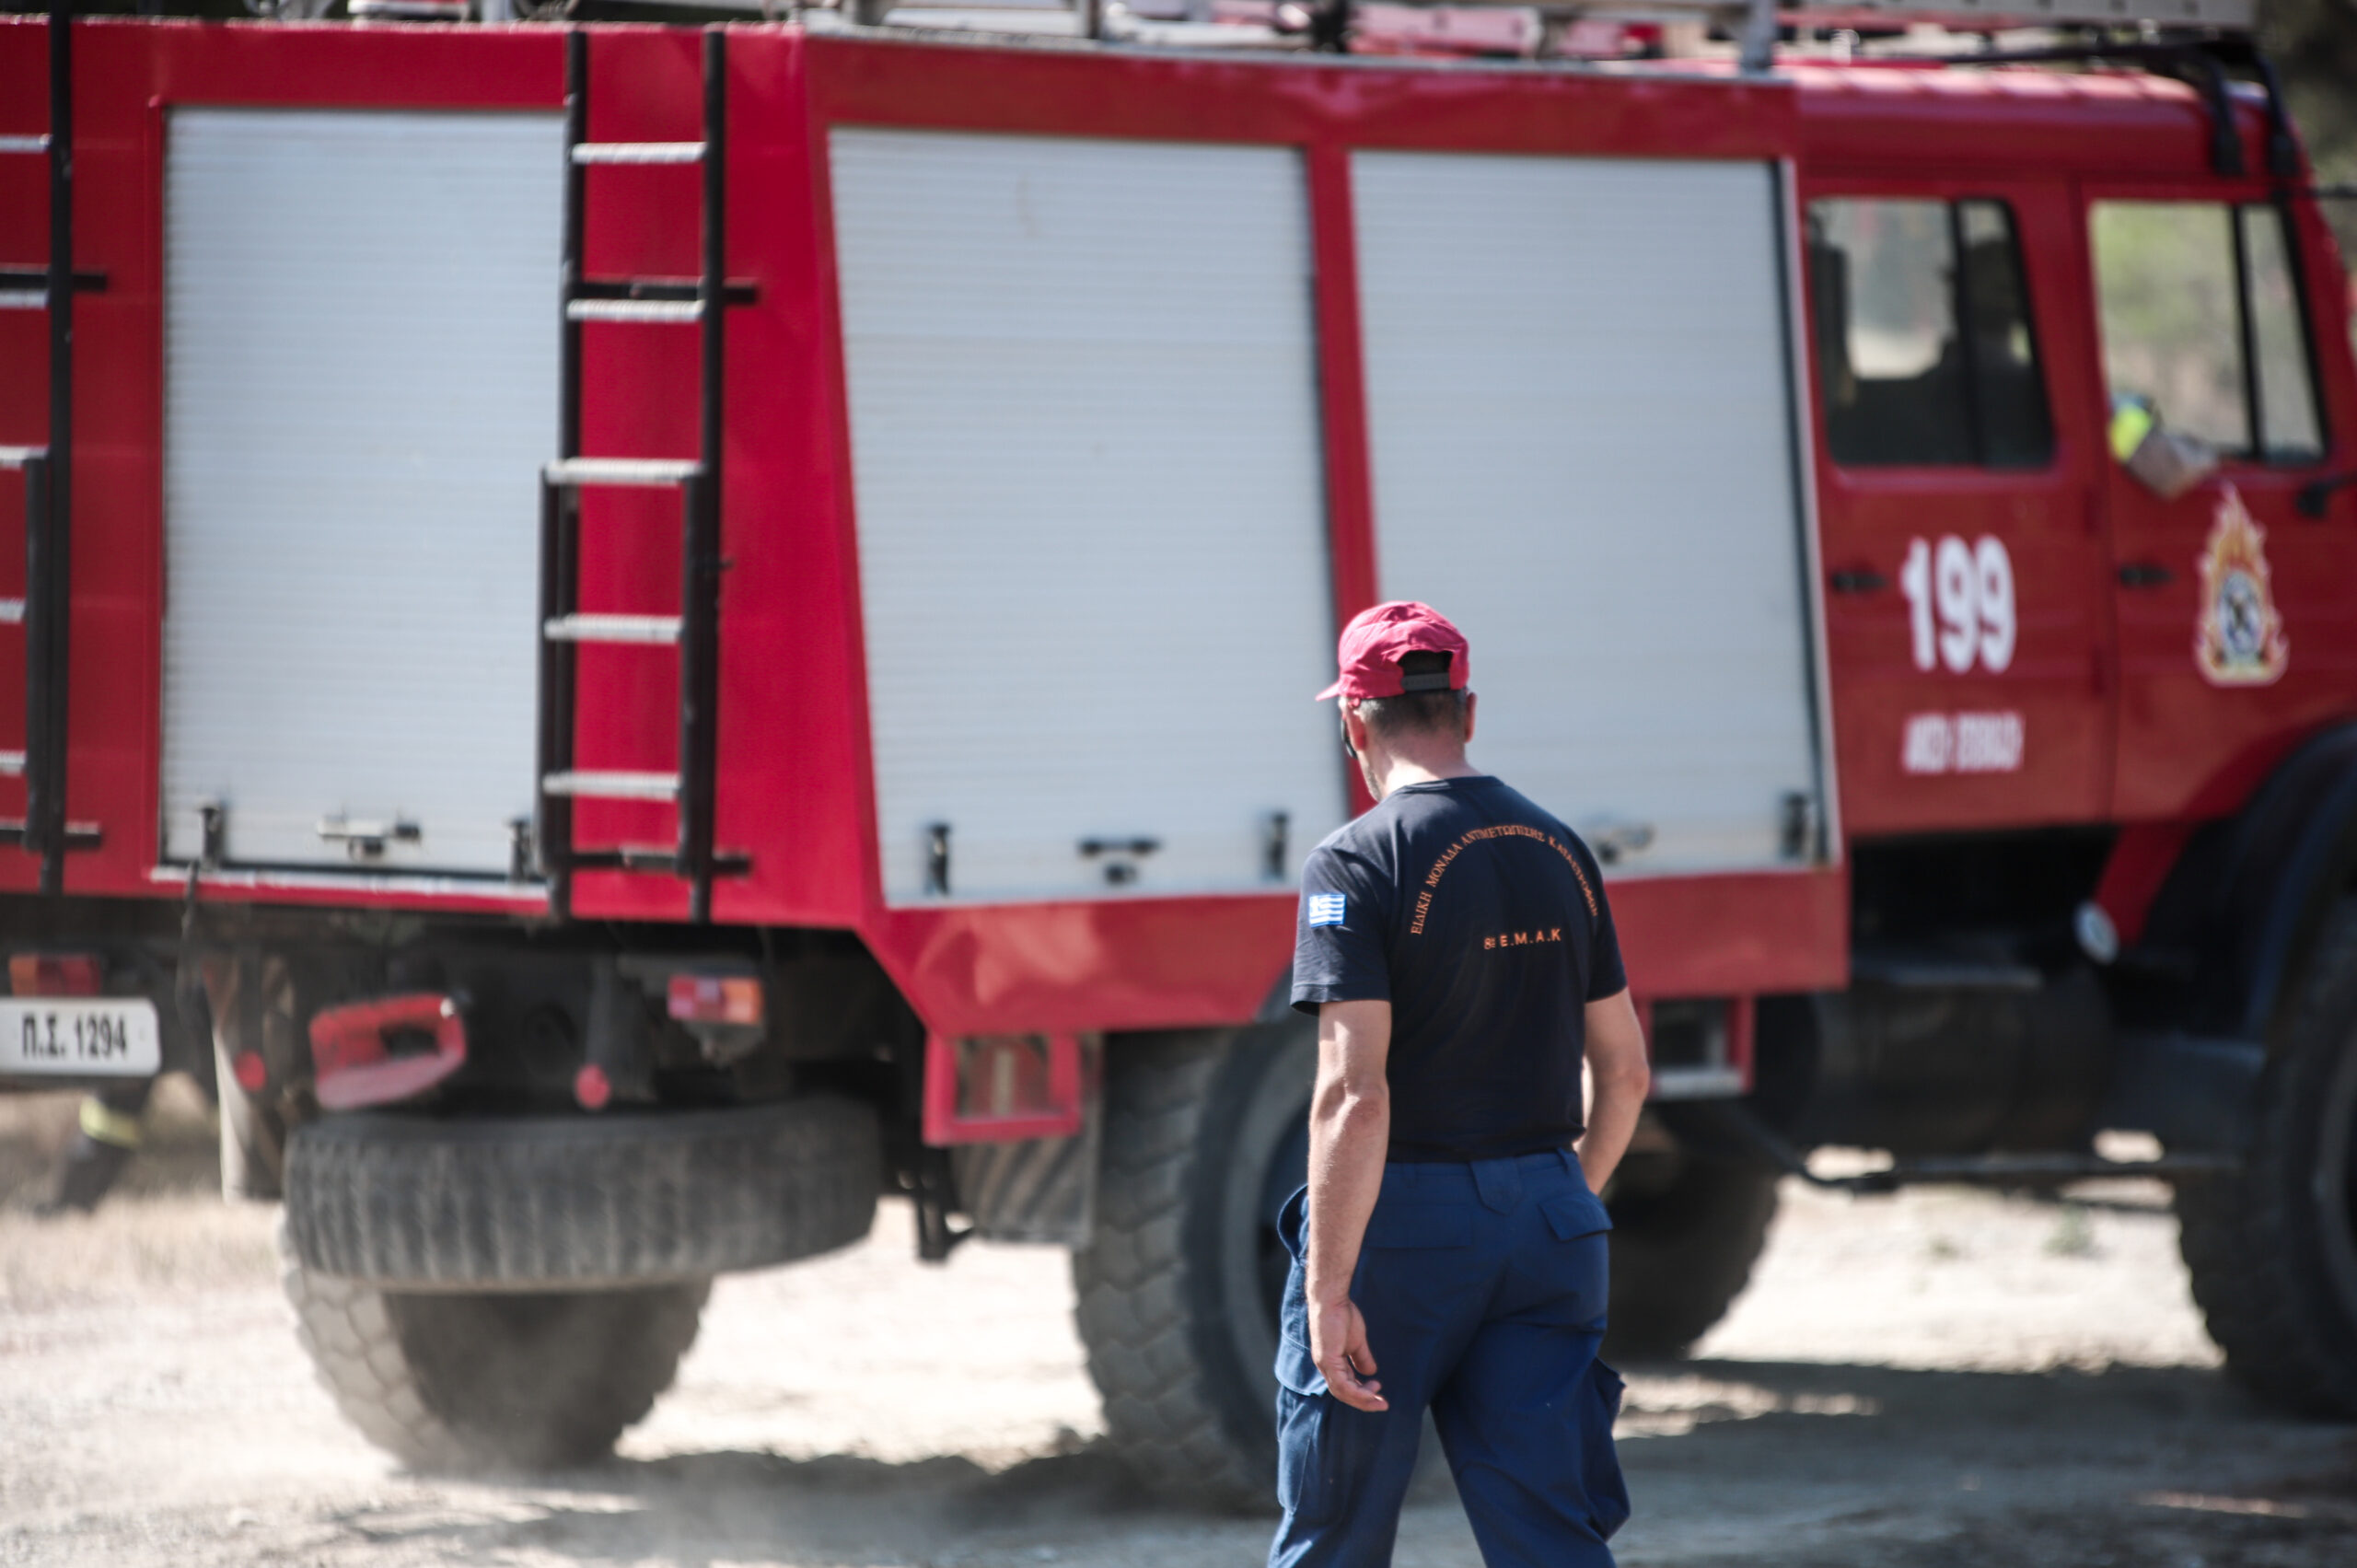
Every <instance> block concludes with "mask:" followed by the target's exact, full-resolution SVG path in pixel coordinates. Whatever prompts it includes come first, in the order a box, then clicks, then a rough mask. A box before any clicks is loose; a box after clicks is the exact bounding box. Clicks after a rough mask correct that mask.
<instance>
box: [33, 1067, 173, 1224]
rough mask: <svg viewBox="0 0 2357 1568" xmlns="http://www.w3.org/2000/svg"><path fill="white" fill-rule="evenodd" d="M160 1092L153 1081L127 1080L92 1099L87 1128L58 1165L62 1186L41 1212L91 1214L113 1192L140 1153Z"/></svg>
mask: <svg viewBox="0 0 2357 1568" xmlns="http://www.w3.org/2000/svg"><path fill="white" fill-rule="evenodd" d="M155 1092H156V1080H155V1079H153V1078H126V1079H124V1080H123V1081H122V1083H120V1084H110V1085H108V1086H106V1087H105V1088H103V1089H99V1090H97V1091H95V1092H93V1093H91V1094H88V1095H86V1096H84V1097H83V1099H82V1114H81V1125H80V1126H78V1127H77V1128H75V1132H74V1137H73V1140H72V1141H71V1142H69V1143H68V1144H66V1145H65V1154H64V1157H63V1158H61V1159H60V1160H59V1161H58V1164H57V1185H56V1186H55V1187H54V1188H53V1189H52V1191H51V1192H50V1195H49V1197H48V1199H47V1200H46V1201H44V1202H42V1203H41V1207H40V1209H39V1210H38V1211H37V1212H38V1213H40V1214H44V1215H56V1214H88V1213H89V1212H90V1211H92V1210H93V1209H96V1208H97V1207H98V1206H99V1202H101V1201H102V1200H104V1199H105V1197H106V1195H107V1193H108V1192H109V1191H112V1190H113V1187H114V1184H115V1182H116V1180H117V1179H119V1178H121V1177H122V1172H123V1167H126V1166H128V1165H129V1164H130V1163H131V1158H132V1156H134V1155H135V1154H137V1153H138V1152H139V1144H140V1139H141V1119H142V1118H143V1117H145V1115H146V1113H147V1100H148V1098H149V1097H150V1096H152V1095H153V1094H154V1093H155Z"/></svg>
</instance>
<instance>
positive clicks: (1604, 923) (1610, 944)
mask: <svg viewBox="0 0 2357 1568" xmlns="http://www.w3.org/2000/svg"><path fill="white" fill-rule="evenodd" d="M1628 988H1629V971H1628V970H1626V969H1624V968H1623V967H1622V966H1621V963H1620V931H1619V930H1618V929H1617V928H1616V927H1615V926H1614V925H1613V923H1612V900H1610V899H1609V898H1608V897H1606V896H1605V891H1604V878H1603V877H1602V875H1601V874H1600V873H1599V874H1598V876H1597V877H1596V935H1595V936H1594V937H1593V938H1591V939H1590V941H1589V943H1588V948H1587V1000H1589V1001H1590V1002H1601V1001H1603V1000H1604V999H1605V998H1606V997H1608V996H1614V995H1618V994H1619V993H1621V992H1623V991H1626V990H1627V989H1628Z"/></svg>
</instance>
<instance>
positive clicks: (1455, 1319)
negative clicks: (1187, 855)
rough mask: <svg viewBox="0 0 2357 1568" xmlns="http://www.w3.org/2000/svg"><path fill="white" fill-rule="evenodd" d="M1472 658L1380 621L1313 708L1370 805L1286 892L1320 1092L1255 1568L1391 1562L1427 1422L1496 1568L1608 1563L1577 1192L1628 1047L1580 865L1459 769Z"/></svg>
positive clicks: (1366, 617) (1545, 820) (1421, 628)
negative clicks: (1264, 1531)
mask: <svg viewBox="0 0 2357 1568" xmlns="http://www.w3.org/2000/svg"><path fill="white" fill-rule="evenodd" d="M1340 663H1341V679H1337V680H1336V681H1335V682H1334V683H1333V684H1332V685H1331V686H1329V687H1328V688H1327V689H1326V690H1325V691H1322V692H1320V693H1319V694H1318V695H1319V697H1320V698H1321V699H1322V698H1326V697H1334V698H1338V699H1339V700H1340V705H1341V726H1342V736H1343V746H1344V749H1346V750H1347V751H1348V752H1349V753H1350V754H1351V755H1352V757H1353V758H1354V759H1355V761H1357V764H1358V766H1359V769H1360V771H1361V772H1362V773H1363V774H1364V778H1365V780H1366V785H1367V789H1368V791H1369V793H1370V794H1372V795H1373V796H1374V797H1375V799H1376V803H1377V804H1376V806H1375V807H1374V809H1372V810H1370V811H1368V812H1367V813H1366V814H1365V815H1364V816H1362V817H1360V818H1359V819H1357V820H1356V821H1353V822H1352V823H1350V824H1348V825H1346V826H1345V827H1343V828H1341V829H1340V830H1337V831H1336V832H1334V833H1333V834H1331V835H1330V836H1329V837H1328V838H1327V839H1326V841H1325V842H1323V843H1321V844H1319V845H1318V848H1317V849H1316V850H1315V851H1313V852H1312V853H1311V854H1310V856H1309V860H1308V864H1307V865H1306V868H1305V869H1304V872H1303V877H1302V900H1301V910H1300V915H1299V924H1298V927H1297V932H1296V936H1295V956H1294V975H1293V1003H1294V1005H1295V1007H1297V1008H1300V1009H1301V1010H1303V1011H1304V1012H1308V1013H1312V1014H1314V1015H1316V1016H1317V1018H1318V1081H1317V1087H1316V1090H1315V1093H1314V1096H1313V1098H1312V1099H1311V1102H1310V1109H1309V1139H1310V1144H1309V1184H1308V1186H1307V1187H1306V1188H1305V1189H1303V1190H1302V1191H1299V1192H1296V1193H1295V1194H1294V1197H1293V1199H1292V1201H1291V1202H1289V1203H1287V1204H1286V1206H1285V1210H1284V1212H1283V1216H1282V1217H1281V1219H1280V1221H1279V1229H1280V1232H1281V1234H1282V1235H1283V1237H1284V1240H1285V1245H1286V1247H1287V1249H1288V1250H1290V1251H1291V1252H1292V1253H1293V1256H1294V1264H1293V1269H1292V1272H1291V1275H1290V1277H1289V1279H1288V1281H1287V1283H1286V1286H1285V1298H1284V1309H1283V1331H1282V1333H1281V1334H1280V1336H1279V1345H1278V1352H1277V1367H1276V1370H1277V1382H1278V1393H1277V1418H1278V1469H1277V1494H1278V1501H1279V1503H1280V1504H1281V1505H1282V1506H1283V1511H1284V1517H1283V1521H1282V1522H1281V1523H1280V1524H1279V1526H1278V1527H1277V1534H1276V1539H1275V1541H1274V1542H1273V1544H1272V1545H1271V1548H1270V1552H1269V1561H1270V1563H1271V1568H1306V1565H1309V1564H1327V1563H1336V1564H1351V1565H1354V1568H1355V1565H1363V1564H1379V1563H1385V1562H1389V1561H1390V1558H1391V1548H1392V1541H1393V1538H1394V1536H1395V1534H1396V1532H1397V1530H1398V1527H1399V1504H1400V1501H1401V1498H1402V1496H1403V1495H1404V1493H1405V1492H1406V1489H1407V1485H1408V1481H1409V1478H1410V1475H1411V1472H1412V1471H1413V1469H1414V1468H1415V1463H1416V1449H1417V1445H1418V1441H1419V1439H1420V1438H1421V1436H1422V1427H1423V1416H1424V1412H1425V1411H1426V1410H1427V1409H1429V1410H1430V1411H1432V1414H1433V1417H1434V1423H1435V1424H1436V1425H1437V1426H1438V1428H1439V1431H1440V1438H1441V1445H1442V1447H1443V1448H1444V1450H1445V1451H1446V1454H1447V1458H1448V1462H1449V1466H1450V1468H1451V1469H1453V1470H1454V1471H1455V1472H1456V1476H1457V1491H1458V1493H1459V1495H1460V1496H1462V1497H1463V1499H1464V1502H1465V1508H1466V1512H1467V1515H1468V1516H1469V1518H1470V1520H1471V1523H1472V1526H1473V1533H1474V1538H1475V1539H1476V1540H1477V1541H1479V1542H1480V1549H1481V1555H1482V1559H1483V1561H1484V1562H1487V1563H1489V1564H1490V1565H1491V1568H1508V1565H1521V1564H1528V1565H1530V1568H1538V1565H1539V1564H1546V1565H1548V1568H1589V1565H1605V1564H1609V1563H1610V1562H1612V1555H1611V1551H1610V1550H1609V1548H1608V1547H1607V1545H1606V1544H1605V1542H1606V1540H1607V1539H1608V1537H1609V1536H1610V1535H1611V1534H1612V1532H1613V1531H1614V1530H1615V1529H1616V1528H1618V1527H1619V1526H1620V1523H1621V1521H1622V1520H1624V1519H1625V1518H1626V1517H1627V1516H1628V1512H1629V1502H1628V1493H1627V1491H1626V1489H1625V1488H1624V1486H1623V1485H1622V1483H1621V1479H1620V1461H1619V1459H1618V1458H1617V1457H1616V1455H1615V1454H1614V1451H1613V1447H1612V1421H1613V1417H1614V1416H1615V1414H1617V1413H1618V1411H1619V1409H1620V1379H1619V1377H1618V1376H1615V1375H1614V1374H1613V1372H1612V1370H1611V1368H1609V1367H1608V1366H1606V1365H1604V1364H1603V1363H1602V1362H1601V1361H1599V1360H1598V1359H1597V1356H1596V1349H1597V1345H1598V1344H1599V1342H1601V1341H1602V1339H1603V1336H1604V1320H1605V1284H1606V1264H1605V1234H1604V1233H1605V1232H1606V1231H1607V1230H1608V1229H1609V1228H1610V1225H1611V1222H1610V1221H1609V1220H1608V1218H1607V1217H1606V1215H1605V1211H1604V1204H1603V1202H1602V1201H1601V1200H1600V1199H1599V1198H1598V1197H1597V1191H1599V1190H1600V1189H1601V1188H1602V1187H1603V1185H1604V1182H1605V1180H1606V1179H1608V1177H1610V1175H1611V1174H1612V1169H1613V1167H1614V1166H1615V1165H1617V1164H1618V1163H1619V1162H1620V1156H1621V1153H1622V1151H1623V1150H1625V1149H1626V1148H1627V1147H1628V1144H1629V1138H1630V1135H1631V1132H1633V1131H1634V1129H1635V1126H1636V1121H1637V1112H1638V1109H1639V1107H1640V1106H1641V1104H1642V1103H1643V1099H1644V1096H1645V1090H1646V1084H1647V1077H1646V1066H1645V1050H1644V1040H1643V1032H1642V1030H1641V1028H1640V1027H1639V1025H1638V1021H1637V1015H1636V1011H1635V1009H1634V1007H1633V1006H1632V1005H1631V1003H1630V999H1629V991H1628V984H1627V981H1626V978H1625V976H1624V975H1623V973H1622V970H1621V964H1620V946H1619V943H1618V940H1617V939H1616V937H1615V935H1614V933H1613V926H1612V914H1611V911H1610V909H1609V907H1608V905H1607V904H1606V902H1605V897H1604V885H1603V878H1602V877H1601V876H1600V874H1599V873H1598V871H1597V868H1596V857H1595V856H1594V855H1593V854H1590V853H1589V851H1588V847H1587V845H1586V844H1585V843H1583V842H1581V841H1580V838H1579V836H1578V835H1577V834H1575V833H1573V831H1572V830H1570V829H1568V828H1566V827H1565V826H1563V824H1562V823H1561V822H1559V821H1557V820H1556V819H1554V818H1553V817H1551V816H1549V815H1548V814H1547V813H1546V812H1544V811H1542V810H1540V809H1539V808H1538V807H1537V806H1534V805H1533V804H1531V802H1530V801H1528V800H1527V799H1525V798H1524V797H1523V796H1520V795H1518V794H1516V793H1515V791H1514V790H1513V789H1511V788H1509V787H1507V785H1506V784H1504V783H1502V782H1501V781H1499V780H1497V779H1494V778H1491V777H1489V776H1487V775H1486V774H1483V773H1481V772H1479V771H1478V770H1476V769H1475V768H1474V767H1473V766H1472V765H1471V764H1470V763H1469V762H1468V761H1466V755H1465V747H1466V743H1467V742H1468V741H1469V740H1470V739H1471V738H1472V737H1473V718H1474V697H1473V693H1472V692H1471V691H1469V689H1468V687H1467V684H1466V682H1467V678H1468V675H1469V668H1468V664H1469V649H1468V646H1467V645H1466V640H1465V638H1464V636H1463V635H1462V634H1461V633H1458V631H1457V628H1456V627H1455V626H1453V625H1451V624H1450V623H1449V622H1448V621H1447V620H1446V619H1445V618H1443V617H1442V616H1441V615H1440V614H1439V613H1438V612H1437V611H1435V610H1432V609H1431V608H1430V607H1428V606H1426V605H1422V604H1417V603H1412V602H1404V603H1391V604H1382V605H1377V606H1376V607H1375V608H1374V609H1372V610H1367V611H1365V612H1364V614H1361V615H1359V616H1358V617H1357V618H1355V619H1354V620H1353V621H1351V623H1350V625H1349V626H1348V627H1347V628H1346V629H1345V630H1344V631H1343V633H1342V637H1341V648H1340ZM1583 1063H1585V1067H1586V1069H1587V1071H1588V1072H1589V1074H1592V1076H1593V1079H1594V1098H1593V1103H1592V1105H1589V1106H1588V1107H1586V1109H1585V1116H1584V1115H1583V1098H1584V1096H1583V1092H1582V1082H1581V1079H1582V1070H1583Z"/></svg>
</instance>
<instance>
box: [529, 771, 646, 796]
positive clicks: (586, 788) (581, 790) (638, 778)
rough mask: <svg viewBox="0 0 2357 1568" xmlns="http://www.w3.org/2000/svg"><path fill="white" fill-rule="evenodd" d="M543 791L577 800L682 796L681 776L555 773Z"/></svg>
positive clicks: (543, 787) (541, 783)
mask: <svg viewBox="0 0 2357 1568" xmlns="http://www.w3.org/2000/svg"><path fill="white" fill-rule="evenodd" d="M540 788H541V789H542V790H544V791H545V792H547V793H548V794H550V795H563V796H572V797H573V798H574V799H575V800H677V799H678V798H679V774H677V773H598V772H564V773H551V774H550V775H549V776H548V777H546V778H544V779H542V780H541V781H540Z"/></svg>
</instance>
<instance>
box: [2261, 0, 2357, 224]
mask: <svg viewBox="0 0 2357 1568" xmlns="http://www.w3.org/2000/svg"><path fill="white" fill-rule="evenodd" d="M2258 16H2259V43H2260V46H2261V47H2262V48H2264V49H2265V50H2266V51H2267V53H2268V56H2269V58H2270V59H2272V60H2273V61H2274V62H2275V65H2276V68H2277V69H2278V70H2280V71H2282V73H2283V87H2284V93H2285V96H2286V97H2288V98H2289V99H2291V101H2292V118H2293V120H2294V121H2296V122H2298V123H2299V127H2300V134H2301V135H2302V136H2303V137H2304V138H2305V140H2306V142H2307V145H2308V156H2309V157H2311V158H2312V159H2314V160H2315V163H2316V179H2317V180H2319V181H2321V182H2323V183H2325V184H2343V185H2357V0H2260V4H2259V8H2258ZM2324 210H2325V214H2326V215H2327V216H2328V217H2329V218H2330V219H2331V220H2332V225H2333V227H2334V228H2335V229H2336V230H2338V231H2339V233H2340V252H2341V257H2342V259H2343V260H2344V261H2351V262H2352V264H2357V200H2349V199H2346V198H2344V199H2341V200H2339V201H2331V202H2327V203H2324Z"/></svg>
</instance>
